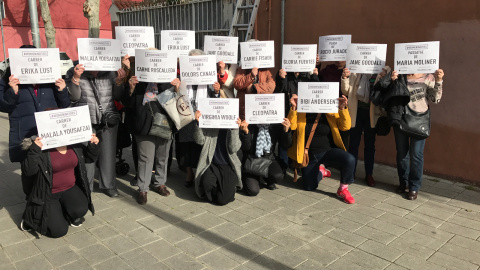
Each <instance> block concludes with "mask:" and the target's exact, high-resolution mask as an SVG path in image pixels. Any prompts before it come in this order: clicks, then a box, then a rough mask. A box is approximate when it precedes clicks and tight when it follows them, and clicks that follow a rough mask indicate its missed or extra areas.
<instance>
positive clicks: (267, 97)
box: [245, 94, 285, 124]
mask: <svg viewBox="0 0 480 270" xmlns="http://www.w3.org/2000/svg"><path fill="white" fill-rule="evenodd" d="M245 104H246V106H245V120H246V121H247V122H248V123H249V124H275V123H282V122H283V118H284V117H285V95H284V94H248V95H245Z"/></svg>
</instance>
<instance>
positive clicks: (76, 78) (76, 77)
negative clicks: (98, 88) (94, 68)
mask: <svg viewBox="0 0 480 270" xmlns="http://www.w3.org/2000/svg"><path fill="white" fill-rule="evenodd" d="M84 71H85V68H84V67H83V64H77V65H76V66H75V68H74V69H73V83H75V84H76V85H78V84H79V83H80V77H82V74H83V72H84Z"/></svg>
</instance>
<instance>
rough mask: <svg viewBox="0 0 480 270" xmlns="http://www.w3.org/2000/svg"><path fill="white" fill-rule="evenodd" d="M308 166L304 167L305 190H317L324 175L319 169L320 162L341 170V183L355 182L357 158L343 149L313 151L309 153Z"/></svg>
mask: <svg viewBox="0 0 480 270" xmlns="http://www.w3.org/2000/svg"><path fill="white" fill-rule="evenodd" d="M309 158H310V162H309V163H308V166H307V167H305V168H303V169H302V179H303V187H304V188H305V190H315V189H317V187H318V183H319V182H320V181H321V180H322V178H323V175H322V174H321V173H320V171H319V168H318V167H319V166H320V164H324V165H325V166H327V167H333V168H336V169H339V170H340V173H341V177H340V183H342V184H351V183H353V171H354V170H355V158H354V157H353V156H352V155H351V154H350V153H348V152H346V151H343V150H342V149H338V148H332V149H330V150H328V151H326V152H321V153H312V154H310V155H309Z"/></svg>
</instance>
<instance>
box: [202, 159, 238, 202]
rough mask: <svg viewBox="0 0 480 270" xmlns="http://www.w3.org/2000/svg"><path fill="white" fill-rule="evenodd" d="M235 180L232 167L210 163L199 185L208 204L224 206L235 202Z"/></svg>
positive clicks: (235, 176)
mask: <svg viewBox="0 0 480 270" xmlns="http://www.w3.org/2000/svg"><path fill="white" fill-rule="evenodd" d="M236 179H238V178H237V175H236V174H235V171H234V170H233V169H232V167H230V166H229V165H216V164H213V163H212V164H210V167H208V168H207V170H206V171H205V172H204V173H203V175H202V178H201V183H200V185H201V187H203V191H204V192H205V196H206V197H207V199H208V200H209V201H210V202H212V203H216V204H218V205H225V204H227V203H229V202H233V201H234V200H235V192H236V190H237V187H236V185H237V183H236Z"/></svg>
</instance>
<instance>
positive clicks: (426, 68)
mask: <svg viewBox="0 0 480 270" xmlns="http://www.w3.org/2000/svg"><path fill="white" fill-rule="evenodd" d="M439 60H440V41H431V42H415V43H397V44H395V65H394V70H396V71H398V73H399V74H415V73H434V72H435V71H436V70H437V69H438V67H439Z"/></svg>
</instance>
